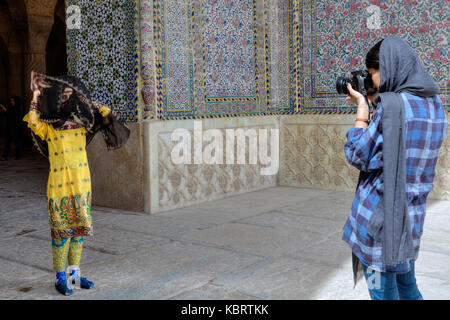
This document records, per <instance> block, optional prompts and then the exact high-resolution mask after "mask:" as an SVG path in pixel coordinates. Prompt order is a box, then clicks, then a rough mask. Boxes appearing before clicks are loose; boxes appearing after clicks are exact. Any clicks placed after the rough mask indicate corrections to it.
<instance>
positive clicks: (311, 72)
mask: <svg viewBox="0 0 450 320" xmlns="http://www.w3.org/2000/svg"><path fill="white" fill-rule="evenodd" d="M294 1H295V0H294ZM299 2H301V4H300V6H301V7H302V8H303V9H302V10H301V12H302V14H303V16H302V23H301V25H300V26H301V30H300V33H301V37H300V38H301V39H302V40H303V45H302V49H303V52H302V59H301V60H302V63H301V64H302V66H301V76H300V79H301V82H302V83H301V84H300V91H301V92H302V95H303V96H304V98H301V99H300V102H299V107H300V110H301V111H305V112H311V113H319V112H322V113H347V112H351V110H352V108H349V107H347V106H345V100H344V99H343V98H341V97H338V96H337V94H336V90H335V85H334V84H335V81H336V78H337V77H338V76H339V75H341V74H346V73H348V72H349V71H351V70H355V69H362V68H364V59H365V54H366V52H367V51H368V49H369V48H370V47H371V46H373V45H374V44H375V43H376V42H378V41H379V40H381V39H383V38H385V37H387V36H389V35H397V36H399V37H401V38H403V39H405V40H406V41H407V42H408V43H409V44H410V45H411V46H412V47H413V48H414V50H415V51H416V52H417V54H418V55H419V56H420V58H421V60H422V62H423V63H424V66H425V67H426V68H427V70H429V72H430V74H431V75H432V76H433V78H434V79H435V80H436V82H437V83H438V84H439V85H440V87H441V89H442V92H443V94H442V98H443V100H444V103H445V105H446V107H447V108H450V105H449V102H448V89H449V83H450V80H449V78H448V43H447V41H448V39H447V37H448V19H449V10H448V8H447V7H448V1H445V0H441V1H411V0H403V1H402V0H389V1H388V0H365V1H352V0H336V1H326V0H302V1H301V0H299Z"/></svg>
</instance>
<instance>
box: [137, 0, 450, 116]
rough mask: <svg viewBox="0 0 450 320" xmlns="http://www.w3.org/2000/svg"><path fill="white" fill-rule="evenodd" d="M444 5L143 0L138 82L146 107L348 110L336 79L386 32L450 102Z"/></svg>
mask: <svg viewBox="0 0 450 320" xmlns="http://www.w3.org/2000/svg"><path fill="white" fill-rule="evenodd" d="M445 4H446V1H445V0H441V1H432V2H427V1H410V0H404V1H401V0H400V1H399V0H397V1H392V0H391V1H387V0H386V1H385V0H383V1H382V0H365V1H353V0H336V1H326V0H241V1H227V0H211V1H200V0H177V1H175V0H141V21H143V22H141V39H143V40H144V41H143V44H142V46H141V47H142V52H143V57H142V69H141V70H142V74H143V75H144V76H145V77H146V78H149V77H148V74H150V73H149V72H153V74H154V77H153V78H154V79H155V80H154V81H153V80H151V81H150V80H146V81H145V82H144V88H143V91H144V92H155V93H156V95H155V99H154V100H153V101H152V103H150V102H148V103H147V102H146V113H145V115H146V117H147V118H152V117H153V116H154V115H155V114H156V116H157V118H159V119H178V118H183V119H185V118H205V117H221V116H226V117H229V116H241V115H264V114H268V113H272V114H293V113H297V114H308V113H309V114H311V113H313V114H346V113H354V112H355V108H354V107H350V106H347V105H346V104H345V100H344V97H340V96H338V95H337V93H336V91H335V80H336V78H337V77H338V76H340V75H343V74H346V73H347V74H348V72H349V71H351V70H356V69H362V68H364V58H365V54H366V52H367V50H368V49H369V48H370V47H371V46H372V45H374V44H375V43H376V42H377V41H378V40H380V39H382V38H384V37H386V36H389V35H392V34H394V35H397V36H400V37H402V38H404V39H405V40H406V41H407V42H408V43H409V44H410V45H411V46H412V47H413V48H414V49H415V50H416V52H417V53H418V54H419V56H420V58H421V59H422V61H423V63H424V65H425V67H426V68H427V69H428V70H429V71H430V73H431V74H432V75H433V77H434V78H435V80H436V81H437V82H438V83H439V85H440V87H441V89H442V92H443V94H442V98H443V100H444V103H445V105H446V107H447V108H450V105H449V102H448V88H449V79H448V76H447V74H448V67H447V64H448V63H447V62H448V44H447V34H446V30H447V29H448V22H447V20H448V18H449V17H448V10H445ZM151 38H153V39H154V40H153V42H152V41H150V39H151ZM151 43H153V47H152V44H151ZM152 50H153V51H152ZM152 108H153V109H152Z"/></svg>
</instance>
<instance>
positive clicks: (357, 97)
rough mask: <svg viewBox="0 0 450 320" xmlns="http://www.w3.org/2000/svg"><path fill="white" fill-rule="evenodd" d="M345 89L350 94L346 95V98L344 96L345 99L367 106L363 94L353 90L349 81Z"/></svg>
mask: <svg viewBox="0 0 450 320" xmlns="http://www.w3.org/2000/svg"><path fill="white" fill-rule="evenodd" d="M347 89H348V92H349V93H350V94H349V95H348V96H347V98H345V100H346V101H349V102H351V103H352V104H356V105H357V106H361V105H366V106H367V102H366V99H365V98H364V96H363V95H362V94H361V93H359V92H358V91H356V90H354V89H353V88H352V86H351V84H350V83H348V84H347Z"/></svg>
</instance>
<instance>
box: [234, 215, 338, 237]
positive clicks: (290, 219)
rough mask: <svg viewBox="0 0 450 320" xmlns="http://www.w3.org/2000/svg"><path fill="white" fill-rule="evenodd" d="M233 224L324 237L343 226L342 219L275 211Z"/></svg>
mask: <svg viewBox="0 0 450 320" xmlns="http://www.w3.org/2000/svg"><path fill="white" fill-rule="evenodd" d="M235 222H238V223H245V224H254V225H259V226H265V227H272V226H275V227H279V228H288V229H296V230H298V232H300V231H306V232H314V233H319V234H323V235H325V236H328V235H330V234H332V233H334V232H336V230H339V228H342V227H343V226H344V224H345V220H344V219H342V221H332V220H326V219H322V218H316V217H309V216H301V215H297V214H293V213H287V212H281V211H277V210H274V211H270V212H264V213H261V214H258V215H254V216H252V217H249V218H244V219H239V220H235Z"/></svg>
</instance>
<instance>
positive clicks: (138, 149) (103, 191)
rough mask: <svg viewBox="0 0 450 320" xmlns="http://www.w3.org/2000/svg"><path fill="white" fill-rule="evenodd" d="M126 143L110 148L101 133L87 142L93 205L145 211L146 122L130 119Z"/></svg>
mask: <svg viewBox="0 0 450 320" xmlns="http://www.w3.org/2000/svg"><path fill="white" fill-rule="evenodd" d="M127 126H128V128H130V130H131V134H130V138H129V139H128V141H127V143H126V144H125V146H123V147H122V148H120V149H117V150H110V151H109V150H107V149H106V145H105V141H104V139H103V136H102V134H101V133H98V134H97V135H96V136H95V137H94V139H92V141H91V143H90V144H89V145H88V146H87V148H86V150H87V153H88V161H89V167H90V170H91V180H92V203H93V205H98V206H103V207H109V208H116V209H122V210H131V211H144V152H143V149H142V134H141V131H142V124H138V123H128V124H127Z"/></svg>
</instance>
